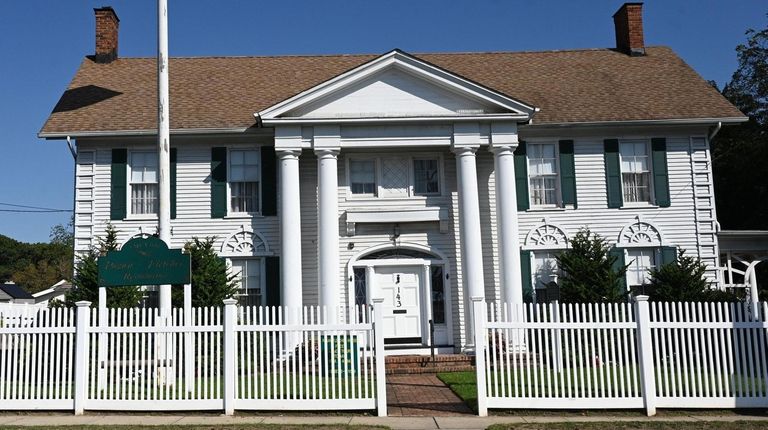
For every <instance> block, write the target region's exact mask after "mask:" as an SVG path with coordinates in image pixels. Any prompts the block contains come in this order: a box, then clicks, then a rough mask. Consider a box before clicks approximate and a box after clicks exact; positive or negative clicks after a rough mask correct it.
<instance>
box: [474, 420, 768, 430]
mask: <svg viewBox="0 0 768 430" xmlns="http://www.w3.org/2000/svg"><path fill="white" fill-rule="evenodd" d="M507 429H510V430H576V429H578V430H608V429H610V430H614V429H616V430H636V429H638V430H639V429H643V430H761V429H768V421H733V422H719V421H696V422H680V421H666V422H659V421H655V422H648V421H638V422H617V421H610V422H589V423H585V422H578V423H577V422H571V423H524V424H496V425H492V426H490V427H488V430H507Z"/></svg>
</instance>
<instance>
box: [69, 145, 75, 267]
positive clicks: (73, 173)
mask: <svg viewBox="0 0 768 430" xmlns="http://www.w3.org/2000/svg"><path fill="white" fill-rule="evenodd" d="M67 146H68V147H69V152H70V153H72V158H73V160H74V166H73V169H72V185H73V187H72V188H73V189H74V191H73V192H72V271H71V272H69V273H68V275H69V276H70V279H68V280H69V281H70V282H71V281H72V280H73V279H74V278H75V270H76V267H77V255H76V254H75V215H76V213H75V211H76V210H77V149H75V144H73V143H72V138H71V137H70V136H67Z"/></svg>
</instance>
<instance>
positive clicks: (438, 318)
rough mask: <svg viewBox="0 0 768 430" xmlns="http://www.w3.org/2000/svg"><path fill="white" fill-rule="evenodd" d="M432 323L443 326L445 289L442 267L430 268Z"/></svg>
mask: <svg viewBox="0 0 768 430" xmlns="http://www.w3.org/2000/svg"><path fill="white" fill-rule="evenodd" d="M431 271H432V322H433V323H434V324H445V287H444V284H443V266H432V267H431Z"/></svg>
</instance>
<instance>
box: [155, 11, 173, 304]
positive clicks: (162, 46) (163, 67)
mask: <svg viewBox="0 0 768 430" xmlns="http://www.w3.org/2000/svg"><path fill="white" fill-rule="evenodd" d="M168 63H169V61H168V0H157V152H158V163H157V165H158V173H159V178H158V188H159V197H160V205H159V214H158V233H159V234H160V239H162V240H163V242H165V244H166V245H168V246H169V247H170V245H171V173H170V172H171V167H170V166H171V148H170V145H171V144H170V134H171V128H170V100H169V91H168ZM170 310H171V286H170V285H161V286H160V311H161V312H162V313H164V314H165V315H170Z"/></svg>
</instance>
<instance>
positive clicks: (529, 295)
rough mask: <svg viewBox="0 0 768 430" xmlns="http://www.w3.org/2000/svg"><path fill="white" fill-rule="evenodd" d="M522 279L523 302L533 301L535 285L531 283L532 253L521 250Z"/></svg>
mask: <svg viewBox="0 0 768 430" xmlns="http://www.w3.org/2000/svg"><path fill="white" fill-rule="evenodd" d="M520 277H521V278H522V279H521V281H522V283H523V302H525V303H530V302H531V301H532V300H533V283H532V282H531V251H525V250H522V249H521V250H520Z"/></svg>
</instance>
